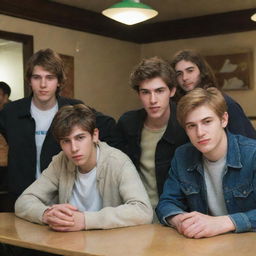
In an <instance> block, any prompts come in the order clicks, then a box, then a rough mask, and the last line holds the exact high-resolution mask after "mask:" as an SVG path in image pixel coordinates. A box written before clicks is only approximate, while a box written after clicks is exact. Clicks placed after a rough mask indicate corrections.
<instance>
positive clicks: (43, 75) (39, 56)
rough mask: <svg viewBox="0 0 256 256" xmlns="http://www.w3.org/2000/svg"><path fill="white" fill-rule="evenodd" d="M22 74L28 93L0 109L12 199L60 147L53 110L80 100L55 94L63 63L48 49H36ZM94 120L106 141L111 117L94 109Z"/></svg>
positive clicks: (59, 81) (59, 86) (0, 124)
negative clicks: (54, 135)
mask: <svg viewBox="0 0 256 256" xmlns="http://www.w3.org/2000/svg"><path fill="white" fill-rule="evenodd" d="M25 78H26V82H27V84H28V85H29V86H31V90H32V94H31V96H30V97H27V98H23V99H20V100H16V101H13V102H11V103H9V104H7V105H6V106H5V108H4V109H3V110H2V111H1V112H0V133H2V134H3V135H4V137H5V139H6V141H7V143H8V145H9V153H8V192H9V197H10V201H12V203H14V201H15V200H16V198H17V197H18V196H19V195H20V194H21V193H22V192H23V190H25V189H26V188H27V187H28V186H29V185H30V184H31V183H33V181H34V180H35V179H36V178H38V177H39V176H40V174H41V171H43V170H44V169H45V168H46V167H47V166H48V164H49V163H50V162H51V160H52V157H53V156H54V155H56V154H57V153H59V152H60V151H61V148H60V146H59V145H58V143H57V142H56V141H55V139H54V138H53V136H52V133H51V123H52V120H53V117H54V115H55V113H56V112H57V111H58V109H59V108H61V107H62V106H65V105H74V104H78V103H82V101H80V100H76V99H68V98H64V97H61V96H59V95H58V94H59V91H60V90H61V88H62V87H63V85H64V82H65V73H64V66H63V62H62V60H61V58H60V57H59V55H58V54H57V53H55V52H54V51H53V50H51V49H45V50H40V51H38V52H37V53H35V54H34V55H33V56H32V57H31V58H30V60H29V62H28V64H27V69H26V74H25ZM96 124H97V128H98V129H99V130H100V139H101V140H102V141H106V142H108V140H109V139H110V134H111V130H112V128H113V127H114V125H115V121H114V119H113V118H111V117H108V116H105V115H103V114H101V113H99V112H98V113H97V120H96ZM11 206H12V207H13V204H11ZM9 210H10V209H9ZM11 210H12V209H11Z"/></svg>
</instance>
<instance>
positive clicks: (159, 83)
mask: <svg viewBox="0 0 256 256" xmlns="http://www.w3.org/2000/svg"><path fill="white" fill-rule="evenodd" d="M130 84H131V86H132V88H133V89H134V90H135V91H136V92H137V93H138V97H139V99H140V101H141V103H142V105H143V108H142V109H139V110H133V111H129V112H127V113H124V114H123V115H122V116H121V117H120V119H119V121H118V123H117V126H116V129H115V136H113V137H114V143H113V144H112V145H113V146H115V147H117V148H119V149H121V150H122V151H123V152H125V153H126V154H128V156H129V157H130V158H131V159H132V161H133V163H134V164H135V166H136V168H137V170H138V172H139V174H140V177H141V179H142V182H143V183H144V186H145V188H146V190H147V192H148V195H149V198H150V201H151V204H152V206H153V207H155V206H156V204H157V202H158V199H159V195H160V194H161V193H162V190H163V184H164V181H165V179H166V177H167V174H168V170H169V167H170V163H171V159H172V156H173V154H174V151H175V149H176V148H177V147H178V146H180V145H182V144H184V143H186V142H187V141H188V139H187V136H186V134H185V132H184V130H183V129H182V128H181V127H180V125H179V124H178V122H177V120H176V105H175V104H174V103H173V102H172V101H171V100H170V99H171V97H173V95H174V94H175V91H176V86H175V85H176V83H175V73H174V71H173V69H172V68H171V66H170V65H169V64H168V62H166V61H164V60H162V59H160V58H158V57H153V58H149V59H144V60H143V61H142V62H141V63H140V64H139V65H138V66H137V67H135V69H134V70H133V72H132V74H131V76H130ZM154 221H156V218H154Z"/></svg>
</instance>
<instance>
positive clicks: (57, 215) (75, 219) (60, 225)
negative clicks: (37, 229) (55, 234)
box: [43, 204, 85, 231]
mask: <svg viewBox="0 0 256 256" xmlns="http://www.w3.org/2000/svg"><path fill="white" fill-rule="evenodd" d="M43 223H45V224H48V225H49V226H50V227H51V228H52V229H53V230H56V231H79V230H84V229H85V218H84V213H82V212H79V211H78V210H77V208H76V207H74V206H72V205H71V204H54V205H52V206H51V207H50V208H48V209H47V210H45V212H44V214H43Z"/></svg>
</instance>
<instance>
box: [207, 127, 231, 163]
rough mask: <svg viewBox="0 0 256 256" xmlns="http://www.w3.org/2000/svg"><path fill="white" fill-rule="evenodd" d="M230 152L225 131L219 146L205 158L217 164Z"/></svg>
mask: <svg viewBox="0 0 256 256" xmlns="http://www.w3.org/2000/svg"><path fill="white" fill-rule="evenodd" d="M227 151H228V139H227V134H226V132H225V131H224V130H223V136H222V138H221V140H220V142H219V144H218V145H217V146H216V147H215V148H214V149H213V150H212V151H211V152H209V153H206V154H204V157H205V158H207V159H208V160H210V161H212V162H216V161H218V160H220V159H221V158H223V157H224V156H225V155H226V154H227Z"/></svg>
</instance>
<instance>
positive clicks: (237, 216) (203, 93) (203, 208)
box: [156, 88, 256, 238]
mask: <svg viewBox="0 0 256 256" xmlns="http://www.w3.org/2000/svg"><path fill="white" fill-rule="evenodd" d="M177 118H178V120H179V122H180V123H181V125H182V126H183V127H184V128H185V130H186V133H187V135H188V136H189V138H190V141H191V143H188V144H185V145H183V146H181V147H179V148H178V149H177V150H176V152H175V156H174V158H173V160H172V164H171V168H170V171H169V177H168V179H167V181H166V183H165V186H164V191H163V194H162V195H161V197H160V201H159V203H158V206H157V209H156V212H157V215H158V218H159V220H160V221H161V223H162V224H165V225H169V226H172V227H175V228H176V229H177V230H178V232H179V233H181V234H183V235H184V236H186V237H189V238H201V237H211V236H215V235H218V234H223V233H226V232H230V231H234V232H237V233H239V232H246V231H255V230H256V193H255V188H256V176H255V174H256V140H253V139H249V138H247V137H244V136H242V135H234V134H232V133H229V132H228V131H226V130H225V127H226V126H227V124H228V114H227V106H226V103H225V100H224V98H223V96H222V94H221V93H220V92H219V91H218V90H217V89H216V88H208V89H206V90H204V89H201V88H196V89H194V90H192V91H191V92H189V93H188V94H186V95H185V96H184V97H183V98H182V99H181V100H180V101H179V103H178V107H177Z"/></svg>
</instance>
